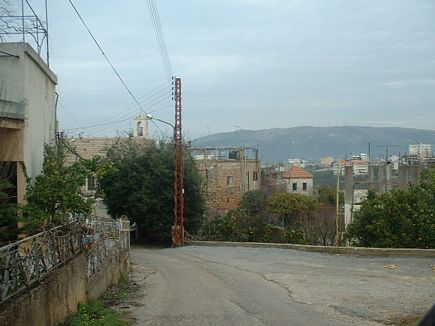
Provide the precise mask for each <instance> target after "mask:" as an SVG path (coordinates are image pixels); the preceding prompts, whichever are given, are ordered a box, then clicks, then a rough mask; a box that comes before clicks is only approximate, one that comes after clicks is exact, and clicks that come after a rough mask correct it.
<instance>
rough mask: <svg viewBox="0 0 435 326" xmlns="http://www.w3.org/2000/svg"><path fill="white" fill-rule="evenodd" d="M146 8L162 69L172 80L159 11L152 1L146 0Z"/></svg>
mask: <svg viewBox="0 0 435 326" xmlns="http://www.w3.org/2000/svg"><path fill="white" fill-rule="evenodd" d="M147 3H148V8H149V11H150V17H151V23H152V25H153V29H154V33H155V36H156V41H157V47H158V49H159V52H160V58H161V59H162V64H163V69H164V70H165V72H166V75H167V77H168V79H171V78H172V67H171V62H170V61H169V55H168V49H167V47H166V42H165V37H164V35H163V29H162V23H161V21H160V17H159V10H158V8H157V4H156V2H155V1H154V0H147Z"/></svg>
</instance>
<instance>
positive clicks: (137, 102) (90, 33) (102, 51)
mask: <svg viewBox="0 0 435 326" xmlns="http://www.w3.org/2000/svg"><path fill="white" fill-rule="evenodd" d="M68 2H69V3H70V4H71V6H72V8H73V9H74V11H75V12H76V14H77V16H78V17H79V19H80V20H81V22H82V23H83V26H85V28H86V30H87V31H88V33H89V35H90V36H91V38H92V40H93V41H94V43H95V45H96V46H97V47H98V49H99V50H100V51H101V54H102V55H103V57H104V58H105V59H106V61H107V63H108V64H109V65H110V67H111V68H112V70H113V72H114V73H115V75H116V76H117V77H118V79H119V80H120V81H121V83H122V85H124V88H125V89H126V90H127V92H128V93H129V94H130V96H131V97H132V99H133V100H134V101H135V102H136V104H137V106H139V107H140V109H141V110H142V111H143V112H145V113H147V112H146V111H145V110H144V108H143V107H142V105H141V104H140V103H139V101H138V100H137V98H136V97H135V96H134V95H133V93H132V91H131V90H130V88H129V87H128V86H127V84H126V83H125V82H124V79H122V77H121V75H120V74H119V73H118V71H117V70H116V68H115V67H114V66H113V64H112V62H111V61H110V60H109V58H108V57H107V55H106V53H105V52H104V50H103V48H102V47H101V46H100V44H99V43H98V41H97V39H96V38H95V36H94V34H93V33H92V32H91V30H90V29H89V27H88V25H87V24H86V22H85V21H84V19H83V18H82V16H81V15H80V13H79V11H78V10H77V8H76V6H75V5H74V3H73V2H72V0H68Z"/></svg>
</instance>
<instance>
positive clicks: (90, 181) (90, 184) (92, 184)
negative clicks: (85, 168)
mask: <svg viewBox="0 0 435 326" xmlns="http://www.w3.org/2000/svg"><path fill="white" fill-rule="evenodd" d="M86 184H87V187H86V188H87V190H88V191H94V190H97V180H96V179H95V177H89V178H87V180H86Z"/></svg>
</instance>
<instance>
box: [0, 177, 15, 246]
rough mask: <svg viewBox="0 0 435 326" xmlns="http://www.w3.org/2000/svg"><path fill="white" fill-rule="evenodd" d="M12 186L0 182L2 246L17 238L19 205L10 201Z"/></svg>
mask: <svg viewBox="0 0 435 326" xmlns="http://www.w3.org/2000/svg"><path fill="white" fill-rule="evenodd" d="M11 188H12V185H11V184H10V183H9V182H7V181H3V180H0V244H4V243H8V242H9V241H13V240H15V239H16V236H17V233H18V231H17V222H18V218H17V205H16V204H13V203H11V201H10V200H9V195H8V190H9V189H11Z"/></svg>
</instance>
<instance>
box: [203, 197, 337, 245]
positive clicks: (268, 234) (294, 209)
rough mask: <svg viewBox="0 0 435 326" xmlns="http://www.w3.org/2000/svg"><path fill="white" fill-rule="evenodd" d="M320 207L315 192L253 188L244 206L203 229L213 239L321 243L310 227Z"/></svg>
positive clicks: (209, 223)
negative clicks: (269, 193) (316, 210)
mask: <svg viewBox="0 0 435 326" xmlns="http://www.w3.org/2000/svg"><path fill="white" fill-rule="evenodd" d="M317 207H318V200H317V197H315V196H306V195H301V194H295V193H286V192H279V193H274V194H272V195H270V196H267V195H266V194H265V193H263V192H261V191H249V192H247V193H245V194H244V195H243V197H242V199H241V203H240V208H238V209H235V210H231V211H229V212H228V213H227V214H224V215H221V216H218V217H217V218H215V219H214V220H212V221H209V222H207V223H205V224H204V226H203V228H202V232H203V236H204V237H205V238H207V239H210V240H222V241H253V242H277V243H285V242H289V243H300V244H307V243H311V240H312V241H316V242H315V243H313V244H317V241H319V240H318V239H317V238H315V237H314V236H311V233H312V232H313V230H312V229H309V228H308V225H310V223H311V221H312V219H313V218H314V211H315V209H316V208H317ZM334 230H335V229H334ZM310 232H311V233H310ZM334 235H335V233H334Z"/></svg>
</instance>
